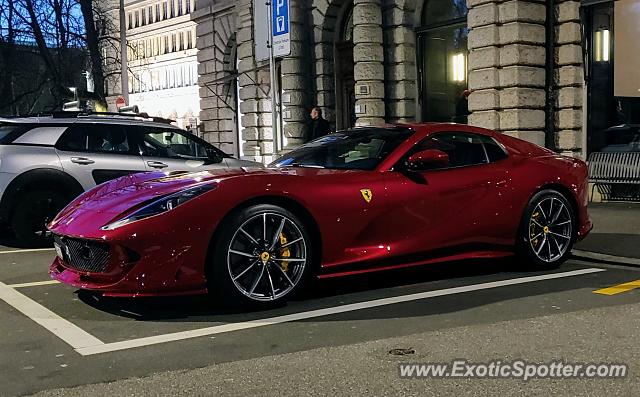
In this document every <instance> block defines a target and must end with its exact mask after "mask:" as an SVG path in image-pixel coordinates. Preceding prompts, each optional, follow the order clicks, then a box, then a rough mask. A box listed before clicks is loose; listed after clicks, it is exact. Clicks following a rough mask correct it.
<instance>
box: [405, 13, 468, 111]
mask: <svg viewBox="0 0 640 397" xmlns="http://www.w3.org/2000/svg"><path fill="white" fill-rule="evenodd" d="M467 11H468V9H467V1H466V0H425V2H424V5H423V7H422V17H421V24H420V25H421V26H420V27H419V28H418V29H417V36H418V75H419V76H418V78H419V82H418V87H419V96H418V98H419V103H420V108H421V120H422V121H445V122H450V121H454V122H461V123H466V122H467V115H468V113H469V111H468V106H467V96H468V91H467V87H468V83H467V59H468V47H467V37H468V32H469V30H468V28H467Z"/></svg>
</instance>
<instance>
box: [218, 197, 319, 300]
mask: <svg viewBox="0 0 640 397" xmlns="http://www.w3.org/2000/svg"><path fill="white" fill-rule="evenodd" d="M220 227H221V230H220V233H218V236H219V238H218V240H217V241H216V242H215V245H214V252H213V255H212V259H213V260H212V262H211V263H209V269H208V272H207V273H208V274H207V276H208V277H207V278H208V287H209V291H210V292H211V294H212V295H213V296H214V297H215V298H216V299H218V300H221V301H222V302H223V303H224V304H226V305H232V306H238V305H239V306H254V307H257V308H265V307H269V306H273V305H277V304H280V303H283V302H286V301H287V300H288V299H290V298H291V297H292V296H293V295H294V294H296V293H297V292H298V291H299V290H300V289H301V288H302V286H303V285H304V283H305V282H306V280H307V278H308V276H309V274H311V266H312V263H313V256H312V246H311V240H310V237H309V235H308V232H307V229H306V226H305V225H304V223H303V222H302V221H301V220H300V219H299V218H298V217H297V216H296V215H295V214H293V213H291V212H290V211H287V210H286V209H284V208H281V207H278V206H274V205H267V204H261V205H255V206H252V207H249V208H246V209H244V210H241V211H239V212H237V213H236V214H234V215H232V216H231V217H230V218H228V219H227V220H225V221H224V223H223V224H222V225H221V226H220Z"/></svg>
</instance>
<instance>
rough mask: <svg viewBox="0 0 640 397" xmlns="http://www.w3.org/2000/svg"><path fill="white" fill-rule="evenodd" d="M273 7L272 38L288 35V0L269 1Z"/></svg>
mask: <svg viewBox="0 0 640 397" xmlns="http://www.w3.org/2000/svg"><path fill="white" fill-rule="evenodd" d="M271 1H272V5H273V14H272V15H273V22H272V24H271V25H272V26H273V36H274V37H276V36H281V35H283V34H287V33H289V0H271Z"/></svg>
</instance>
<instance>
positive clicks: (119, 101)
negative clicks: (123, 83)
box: [116, 96, 127, 109]
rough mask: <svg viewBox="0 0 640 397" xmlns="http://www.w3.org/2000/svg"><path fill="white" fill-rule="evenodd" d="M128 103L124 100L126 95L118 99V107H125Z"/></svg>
mask: <svg viewBox="0 0 640 397" xmlns="http://www.w3.org/2000/svg"><path fill="white" fill-rule="evenodd" d="M126 104H127V103H126V102H125V100H124V97H122V96H119V97H118V98H117V99H116V109H120V108H121V107H123V106H124V105H126Z"/></svg>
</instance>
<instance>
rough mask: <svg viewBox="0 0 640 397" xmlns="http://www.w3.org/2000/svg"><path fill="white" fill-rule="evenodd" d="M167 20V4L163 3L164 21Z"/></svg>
mask: <svg viewBox="0 0 640 397" xmlns="http://www.w3.org/2000/svg"><path fill="white" fill-rule="evenodd" d="M165 19H167V2H166V1H165V2H164V3H162V20H163V21H164V20H165Z"/></svg>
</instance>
